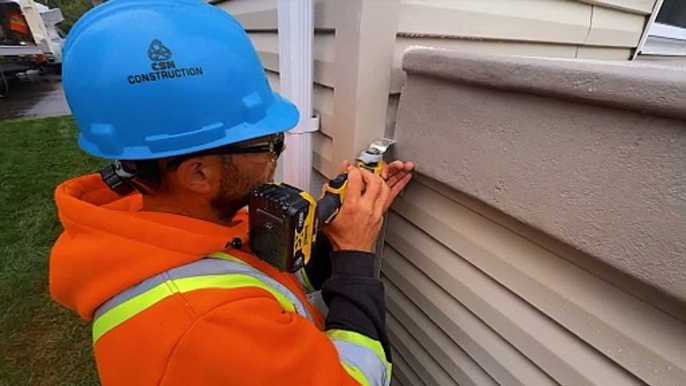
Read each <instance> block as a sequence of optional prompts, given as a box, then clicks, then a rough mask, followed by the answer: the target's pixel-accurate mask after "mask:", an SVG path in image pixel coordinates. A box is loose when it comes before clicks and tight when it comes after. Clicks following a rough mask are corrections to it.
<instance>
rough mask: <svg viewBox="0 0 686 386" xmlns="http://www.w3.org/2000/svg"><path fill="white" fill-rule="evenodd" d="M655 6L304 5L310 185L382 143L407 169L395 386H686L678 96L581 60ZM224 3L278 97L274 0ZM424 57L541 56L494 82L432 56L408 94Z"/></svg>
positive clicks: (442, 1) (442, 0)
mask: <svg viewBox="0 0 686 386" xmlns="http://www.w3.org/2000/svg"><path fill="white" fill-rule="evenodd" d="M654 5H655V2H654V0H583V1H582V0H488V1H485V0H424V1H422V0H345V1H341V0H319V1H317V2H316V8H315V11H316V12H315V13H316V16H315V17H316V28H317V30H316V35H315V42H314V56H315V77H314V78H315V85H314V106H315V112H316V113H317V114H318V115H319V116H320V117H321V130H320V132H319V133H316V134H315V137H314V169H315V171H316V173H315V174H314V175H315V177H318V178H315V179H314V181H315V182H314V183H313V187H312V190H313V191H317V190H318V188H317V185H318V184H319V183H320V182H322V181H323V180H324V178H325V177H327V176H328V177H331V176H333V175H335V174H336V169H337V165H338V164H339V163H340V162H341V161H342V160H343V159H344V158H350V157H353V156H354V155H355V154H356V153H357V152H359V151H360V150H361V149H363V148H364V147H365V146H366V145H367V143H368V142H369V141H370V140H372V139H374V138H378V137H382V136H384V135H385V136H389V137H395V138H396V139H398V140H399V143H398V145H397V148H395V149H394V151H395V152H396V155H397V156H399V157H401V158H406V159H413V160H416V161H417V164H418V168H419V176H418V177H417V178H416V181H415V182H413V183H412V185H411V186H410V187H408V189H407V190H406V192H405V194H404V196H403V197H402V198H400V199H399V200H398V201H397V202H396V204H395V205H394V207H393V208H392V211H391V213H390V215H389V219H388V224H387V229H386V235H385V244H384V246H383V248H382V254H383V264H382V280H384V282H385V284H386V288H387V304H388V328H389V331H390V334H391V338H392V341H393V354H394V374H395V376H394V380H393V382H394V385H402V386H411V385H412V386H414V385H457V384H459V385H569V386H577V385H597V386H606V385H613V386H614V385H669V386H673V385H686V287H684V285H685V284H684V283H686V277H685V276H684V275H686V267H685V266H684V264H686V257H685V256H684V250H686V246H685V245H684V242H685V241H684V237H683V235H684V234H686V229H684V222H683V218H685V217H686V203H685V200H686V198H685V197H686V192H685V190H684V189H685V187H684V184H683V181H684V178H683V174H684V173H683V172H684V171H686V160H685V159H684V154H686V142H684V141H685V137H684V135H683V134H684V131H683V127H684V122H686V117H684V113H683V112H684V111H686V97H684V90H686V88H685V87H683V85H681V83H679V82H676V81H675V82H670V81H664V79H663V78H660V76H661V75H659V74H660V73H661V70H655V71H657V73H658V75H655V73H651V72H650V71H647V72H645V73H643V72H641V71H639V72H638V73H632V72H631V71H632V70H626V69H623V67H621V66H620V67H615V66H612V65H601V64H598V63H596V64H594V65H591V67H588V66H587V65H586V64H584V63H586V62H587V60H589V59H601V60H610V61H616V62H620V61H621V62H628V60H629V59H630V58H631V57H632V56H633V54H634V51H635V49H636V47H637V46H638V44H639V42H640V40H641V37H642V34H643V31H644V29H645V24H646V22H647V20H648V18H649V17H650V15H651V13H652V12H653V8H654ZM217 6H219V7H221V8H222V9H225V10H227V11H228V12H231V13H232V14H234V15H235V16H236V17H237V18H238V20H239V21H240V22H241V23H242V24H243V25H244V26H245V27H246V29H247V30H248V31H249V33H250V35H251V37H252V39H253V41H254V43H255V46H256V48H257V49H258V51H259V54H260V56H261V58H262V61H263V63H264V65H265V68H266V70H267V73H268V76H269V80H270V83H271V84H272V86H273V87H274V88H275V89H276V90H278V88H279V87H278V83H279V75H278V69H279V66H278V36H277V34H276V32H277V31H276V30H277V14H276V0H230V1H225V2H221V3H218V4H217ZM416 46H422V47H431V48H434V49H439V50H459V51H462V52H468V53H474V54H499V55H518V56H526V57H540V58H548V60H544V61H540V62H538V61H534V62H533V63H528V62H526V60H528V59H513V60H514V61H513V62H512V63H510V64H508V66H510V67H509V69H510V70H509V72H511V73H514V74H525V75H526V76H522V77H519V76H512V77H511V79H514V80H512V82H511V84H509V85H503V84H502V82H501V83H498V79H503V78H507V77H508V76H507V75H508V74H509V72H507V71H505V72H502V73H499V74H495V75H494V74H493V73H491V74H490V75H488V73H481V75H482V77H481V78H479V71H478V69H479V66H478V63H479V60H484V61H486V62H487V61H488V59H479V58H477V59H474V58H471V60H472V67H471V68H472V69H473V70H474V71H473V72H472V73H468V72H464V71H463V72H462V73H463V78H455V77H454V76H453V75H451V74H454V73H457V72H460V71H458V69H460V68H462V69H463V70H464V67H460V63H461V61H466V60H468V59H470V57H469V56H464V57H458V58H453V59H454V60H453V59H450V55H451V54H448V53H445V55H446V56H447V57H448V59H445V58H443V59H444V60H447V62H446V61H443V62H441V60H439V59H441V57H442V55H443V54H442V53H441V52H440V51H432V52H433V54H432V55H436V56H434V57H432V58H429V59H426V58H424V59H422V58H421V57H415V61H414V62H413V64H406V65H407V66H410V67H406V70H407V69H409V68H411V69H410V70H409V72H410V73H411V74H410V75H409V80H408V75H406V72H405V71H403V69H402V66H403V64H402V63H403V58H404V56H405V53H406V51H407V50H408V49H409V48H411V47H416ZM420 56H421V55H420ZM518 60H519V61H518ZM522 60H524V62H522ZM407 63H409V62H407ZM441 63H443V67H441ZM446 63H448V64H446ZM474 63H477V65H474ZM484 63H485V62H484ZM575 66H581V67H575ZM584 66H587V67H584ZM648 67H649V66H648ZM589 68H591V69H592V70H590V71H589V70H588V69H589ZM441 71H443V72H441ZM539 71H542V74H544V75H543V76H541V77H540V79H539V77H538V76H536V74H537V73H538V72H539ZM570 71H571V72H570ZM626 71H629V75H627V72H626ZM674 71H679V70H678V68H677V69H675V70H674ZM484 74H486V75H484ZM532 74H533V75H532ZM622 74H624V75H622ZM651 74H652V75H651ZM487 75H488V76H487ZM672 75H675V74H674V73H672ZM680 75H681V76H682V77H681V79H686V77H684V76H683V75H684V73H683V72H681V73H676V75H675V76H676V77H675V79H677V78H678V77H679V76H680ZM451 76H452V77H451ZM569 76H571V78H568V77H569ZM465 79H467V80H465ZM469 79H472V80H469ZM517 79H519V80H520V82H519V83H517V82H516V80H517ZM565 79H573V81H571V82H564V80H565ZM494 80H495V83H489V82H492V81H494ZM541 82H542V83H541ZM575 82H576V83H575ZM661 82H662V83H661ZM558 83H564V85H565V87H567V90H566V91H564V90H562V91H561V89H554V88H553V89H552V91H550V90H549V92H547V93H546V92H543V93H540V92H533V91H532V90H533V89H536V90H540V89H541V88H543V89H546V87H548V86H546V85H550V84H558ZM677 83H678V84H679V85H676V84H677ZM656 84H657V85H659V86H657V87H656V86H655V85H656ZM608 85H610V86H612V87H609V88H608V87H607V86H608ZM651 87H652V88H651ZM549 88H550V87H549ZM645 89H650V90H653V91H652V92H643V90H645ZM403 90H404V91H403ZM570 90H571V91H570ZM401 91H403V94H402V96H401ZM575 92H576V94H575ZM570 95H571V96H570ZM612 101H614V102H612ZM665 101H666V102H667V103H666V104H665V103H663V102H665ZM644 102H645V103H644ZM507 106H517V108H509V109H508V108H507ZM646 106H648V107H646ZM627 110H633V112H629V111H627ZM637 111H638V112H637ZM639 112H640V113H639ZM508 114H509V115H508ZM517 114H519V115H517ZM510 121H512V122H515V123H517V124H513V125H509V122H510ZM607 126H611V127H612V128H613V129H612V130H608V131H603V130H604V129H605V128H606V127H607ZM624 127H626V129H623V128H624ZM527 144H528V145H527ZM537 160H538V161H537ZM546 173H547V174H546Z"/></svg>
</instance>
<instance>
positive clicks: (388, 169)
mask: <svg viewBox="0 0 686 386" xmlns="http://www.w3.org/2000/svg"><path fill="white" fill-rule="evenodd" d="M402 168H403V163H402V161H398V160H396V161H393V162H391V163H389V164H387V163H384V165H383V171H382V172H381V178H383V179H384V180H388V178H389V177H390V176H392V175H393V174H395V173H397V172H398V170H402Z"/></svg>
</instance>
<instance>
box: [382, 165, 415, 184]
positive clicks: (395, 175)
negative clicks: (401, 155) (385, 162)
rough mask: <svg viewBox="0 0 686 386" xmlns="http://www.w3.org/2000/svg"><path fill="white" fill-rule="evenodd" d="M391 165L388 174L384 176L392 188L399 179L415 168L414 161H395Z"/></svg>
mask: <svg viewBox="0 0 686 386" xmlns="http://www.w3.org/2000/svg"><path fill="white" fill-rule="evenodd" d="M391 165H392V167H389V168H388V176H387V177H386V178H384V180H386V183H387V184H388V186H390V187H391V188H392V187H393V185H395V184H396V183H397V182H398V181H400V180H402V179H403V178H404V177H405V175H406V174H407V173H411V172H412V171H413V170H414V163H412V162H405V163H403V162H402V161H393V162H392V163H391Z"/></svg>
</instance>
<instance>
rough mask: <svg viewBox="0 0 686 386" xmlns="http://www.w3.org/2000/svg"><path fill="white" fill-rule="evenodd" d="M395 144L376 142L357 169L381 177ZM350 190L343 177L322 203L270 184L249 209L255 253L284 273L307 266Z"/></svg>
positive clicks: (331, 184)
mask: <svg viewBox="0 0 686 386" xmlns="http://www.w3.org/2000/svg"><path fill="white" fill-rule="evenodd" d="M392 144H393V141H391V140H381V141H375V142H373V143H372V144H371V146H370V147H369V148H368V149H367V150H365V151H363V152H362V153H360V155H359V156H358V157H357V159H356V160H355V166H356V167H359V168H364V169H367V170H369V171H371V172H372V173H374V174H377V175H380V174H381V173H382V172H383V169H384V161H383V156H384V153H385V152H386V150H387V149H388V147H389V146H390V145H392ZM347 188H348V175H347V173H343V174H341V175H339V176H337V177H336V178H334V179H332V180H331V181H329V183H328V184H327V186H326V190H325V192H324V196H323V197H322V198H321V199H320V200H319V201H317V200H315V198H314V197H312V195H311V194H309V193H307V192H305V191H303V190H301V189H298V188H296V187H294V186H291V185H288V184H284V183H278V182H276V183H269V184H265V185H263V186H261V187H259V188H258V189H256V190H255V191H254V192H253V194H252V195H251V197H250V204H249V206H248V212H249V218H250V245H251V248H252V251H253V253H254V254H255V255H256V256H257V257H259V258H260V259H262V260H264V261H267V262H268V263H270V264H271V265H273V266H275V267H277V268H279V269H280V270H282V271H287V272H296V271H297V270H299V269H300V268H302V267H303V266H305V264H307V262H308V261H309V260H310V257H311V255H312V249H313V246H314V244H315V242H316V241H317V232H318V231H319V230H320V229H321V228H322V227H323V226H325V225H326V224H329V223H331V222H332V221H333V220H334V219H335V218H336V216H337V215H338V212H339V211H340V208H341V205H342V204H343V201H344V200H345V193H346V190H347Z"/></svg>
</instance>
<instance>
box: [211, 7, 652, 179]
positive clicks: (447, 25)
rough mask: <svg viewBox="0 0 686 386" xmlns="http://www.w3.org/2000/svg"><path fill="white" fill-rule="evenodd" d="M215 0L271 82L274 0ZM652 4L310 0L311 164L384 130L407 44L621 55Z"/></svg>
mask: <svg viewBox="0 0 686 386" xmlns="http://www.w3.org/2000/svg"><path fill="white" fill-rule="evenodd" d="M215 3H216V5H217V6H218V7H220V8H222V9H224V10H226V11H227V12H230V13H232V14H233V15H234V16H236V18H237V19H238V20H239V21H240V22H241V23H242V24H243V26H244V27H245V28H246V29H247V30H248V32H249V33H250V35H251V37H252V39H253V42H254V44H255V46H256V48H257V50H258V51H259V53H260V57H261V59H262V61H263V63H264V65H265V68H266V69H267V71H268V72H269V73H270V74H271V75H272V76H271V79H272V81H273V82H272V84H276V83H277V80H278V69H279V59H278V51H279V50H278V36H277V33H276V32H277V11H276V9H277V0H228V1H215ZM653 6H654V0H586V1H577V0H489V1H481V0H350V1H345V2H341V1H338V2H337V1H334V0H318V1H316V3H315V26H316V29H317V30H316V35H315V41H314V57H315V74H314V79H315V100H314V107H315V113H316V114H319V115H320V117H321V118H322V123H321V129H322V130H321V131H320V132H319V133H317V134H316V135H315V136H316V138H315V149H314V158H313V161H314V168H315V170H316V171H317V172H318V173H319V176H322V175H323V176H328V177H331V176H333V175H334V174H336V171H337V169H338V166H337V165H339V164H340V163H341V162H342V161H343V159H345V158H350V157H353V156H354V155H355V154H356V153H358V152H359V151H360V150H361V149H363V148H364V147H366V145H367V142H370V141H371V140H373V139H375V138H378V137H381V136H383V135H384V134H392V131H393V127H394V122H395V116H394V113H395V111H397V101H398V97H397V94H398V93H399V92H400V91H401V89H402V86H403V84H404V79H405V75H404V73H403V72H402V70H401V68H400V58H401V57H402V55H403V52H404V51H405V50H406V49H407V48H409V47H412V46H427V47H435V48H442V49H450V50H464V51H471V52H481V53H495V54H505V55H508V54H509V55H527V56H540V57H551V58H579V59H609V60H628V59H630V58H631V56H632V54H633V51H634V49H635V48H636V47H637V46H638V43H639V40H640V38H641V35H642V33H643V30H644V27H645V24H646V21H647V19H648V17H649V15H650V14H651V12H652V9H653ZM346 15H348V16H346ZM337 27H340V29H341V30H340V31H339V33H338V34H336V32H335V31H336V28H337ZM336 36H339V37H342V36H344V38H340V39H336ZM337 54H338V55H339V56H341V57H342V59H339V60H336V58H337ZM389 72H390V84H388V85H387V83H388V82H389V80H388V79H387V78H388V76H389V75H388V74H389ZM336 79H339V83H341V84H339V87H338V89H337V91H336V92H335V91H334V90H336V87H335V83H336ZM383 89H385V90H386V92H387V94H389V95H390V98H384V97H382V96H381V93H382V92H383V91H382V90H383ZM372 95H373V96H372ZM362 96H364V98H362ZM336 98H338V101H336ZM365 110H368V111H365ZM337 135H340V137H338V138H337ZM321 179H322V178H317V179H315V180H316V181H319V180H321ZM313 189H315V188H314V187H313Z"/></svg>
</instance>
